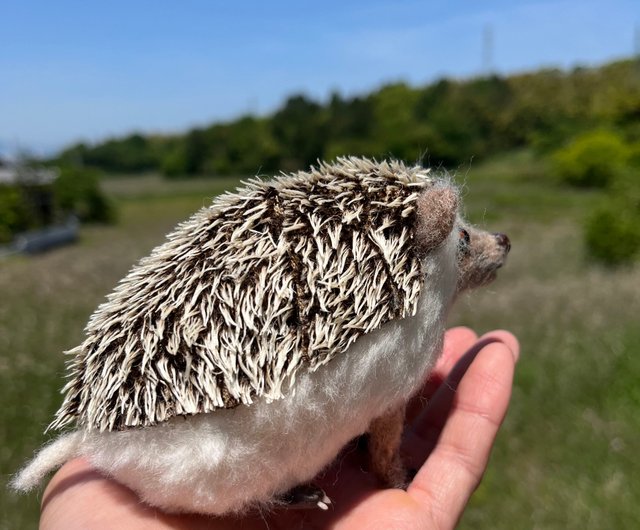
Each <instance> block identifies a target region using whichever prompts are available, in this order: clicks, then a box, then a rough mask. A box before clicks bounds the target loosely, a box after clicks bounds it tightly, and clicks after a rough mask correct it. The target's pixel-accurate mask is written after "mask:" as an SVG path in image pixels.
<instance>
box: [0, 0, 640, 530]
mask: <svg viewBox="0 0 640 530" xmlns="http://www.w3.org/2000/svg"><path fill="white" fill-rule="evenodd" d="M0 20H1V21H2V24H1V25H0V27H1V28H2V29H1V31H0V71H1V72H2V74H1V75H0V403H1V405H2V406H1V407H0V470H1V473H2V478H3V480H5V481H6V479H7V478H8V477H9V475H10V474H11V473H13V472H15V470H16V469H17V468H18V467H19V466H20V465H21V464H22V463H23V462H24V461H25V459H27V458H29V457H30V456H31V455H32V453H33V451H34V450H35V449H36V448H37V447H39V446H40V444H41V443H42V442H43V441H44V440H45V439H46V438H47V437H45V436H44V435H43V434H42V433H43V430H44V428H45V427H46V425H47V424H48V423H49V421H50V420H51V418H52V416H53V413H54V411H55V410H56V409H57V408H58V406H59V404H60V402H61V396H60V394H59V389H60V387H61V386H62V374H63V371H64V356H63V354H62V352H63V351H64V350H66V349H69V348H71V347H73V346H75V345H77V344H78V343H79V342H80V341H81V338H82V328H83V326H84V324H85V323H86V321H87V319H88V317H89V315H90V314H91V312H92V311H93V310H94V309H95V307H96V306H97V305H98V304H99V303H100V302H101V301H102V300H103V299H104V296H105V295H106V294H108V293H109V292H110V291H111V290H112V288H113V287H114V285H115V283H116V282H117V281H118V280H119V279H120V278H121V277H122V276H123V275H124V274H125V273H126V272H127V270H128V269H129V268H130V267H131V266H132V265H133V264H134V263H135V262H136V261H137V260H138V259H139V258H140V257H142V256H144V255H146V254H147V253H148V252H149V251H150V249H151V248H153V247H154V246H155V245H157V244H159V243H161V242H162V241H163V238H164V235H165V234H166V232H167V231H168V230H170V229H171V228H172V227H173V226H174V225H175V224H176V223H177V222H179V221H180V220H182V219H184V218H186V217H187V216H188V215H190V214H191V213H192V212H194V211H195V210H197V209H198V208H200V207H202V206H206V205H208V204H209V203H210V202H211V199H212V198H213V197H214V196H215V195H216V194H218V193H220V192H221V191H223V190H225V189H230V188H233V187H234V186H236V185H237V184H238V182H239V180H240V179H241V178H243V177H247V176H251V175H256V174H259V175H263V176H269V175H271V174H274V173H277V172H279V171H293V170H297V169H304V168H307V167H308V166H309V165H310V164H314V163H315V162H316V161H317V160H318V159H331V158H335V157H337V156H340V155H366V156H370V157H376V158H378V159H382V158H388V157H393V158H398V159H402V160H405V161H407V162H410V163H421V164H424V165H428V166H431V167H434V168H437V169H439V170H441V171H444V170H445V169H446V170H448V171H449V172H450V173H451V174H452V175H453V176H454V178H455V179H456V181H457V183H458V184H459V185H460V186H461V187H462V190H463V195H464V198H465V204H466V215H467V216H468V217H469V218H470V220H471V221H473V222H474V223H476V224H478V225H480V226H482V227H484V228H486V229H489V230H495V231H498V230H499V231H502V232H507V233H508V234H509V236H510V237H511V240H512V243H513V250H512V252H511V255H510V259H509V263H508V265H507V267H506V268H505V269H504V270H503V271H502V274H501V275H500V277H499V279H498V281H497V282H496V283H494V284H493V285H492V286H490V287H489V288H488V289H484V290H483V291H480V292H478V293H473V294H472V295H470V296H468V297H466V298H465V299H463V300H461V301H460V302H459V303H458V306H457V308H456V309H455V311H454V313H453V314H452V315H451V321H450V323H451V325H468V326H472V327H474V328H475V329H476V330H477V331H478V332H483V331H486V330H488V329H492V328H496V327H502V328H507V329H510V330H512V331H513V332H514V333H516V335H518V337H519V338H520V340H521V342H522V348H523V355H522V359H521V362H520V364H519V367H518V372H517V375H516V383H515V391H514V396H513V402H512V406H511V410H510V413H509V416H508V418H507V421H506V424H505V427H504V429H503V430H502V431H501V433H500V436H499V438H498V441H497V445H496V448H495V450H494V453H493V457H492V462H491V465H490V468H489V471H488V473H487V475H486V478H485V480H484V482H483V483H482V485H481V486H480V488H479V489H478V491H477V493H476V494H475V496H474V497H473V500H472V502H471V505H470V507H469V509H468V510H467V512H466V514H465V516H464V518H463V520H462V522H461V527H462V528H505V529H507V528H508V529H512V528H537V529H538V528H541V529H546V528H580V529H585V528H586V529H603V528H638V525H639V523H640V508H639V507H638V499H640V478H639V477H640V459H639V458H638V455H639V454H640V413H639V407H640V384H639V380H640V325H639V323H640V319H639V317H638V315H639V314H640V296H639V295H640V269H639V266H638V258H639V257H640V175H639V174H640V4H639V3H638V2H637V1H635V0H633V1H631V0H629V1H625V0H610V1H608V2H604V1H592V0H581V1H579V0H565V1H546V0H537V1H513V0H512V1H508V2H507V1H502V0H488V1H485V2H462V1H458V0H454V1H444V0H443V1H435V2H418V1H409V2H401V1H399V2H378V1H375V0H373V1H372V0H369V1H367V2H364V1H353V2H344V1H342V2H334V1H332V0H327V1H325V2H322V3H308V4H305V3H300V2H290V1H284V2H279V3H274V2H236V3H233V5H232V3H229V2H204V1H188V2H167V1H155V2H147V1H141V2H135V3H133V2H124V1H121V0H116V1H112V2H102V3H87V2H79V1H78V2H74V1H69V0H60V1H58V2H37V1H34V0H25V1H22V2H15V1H5V2H3V3H2V6H1V7H0ZM70 242H73V243H74V244H70V245H62V243H70ZM38 506H39V498H38V495H31V496H26V497H18V496H16V495H13V494H11V493H9V492H7V491H6V489H5V488H4V487H2V488H0V529H2V530H4V529H12V530H13V529H21V528H33V527H35V525H36V521H37V518H38Z"/></svg>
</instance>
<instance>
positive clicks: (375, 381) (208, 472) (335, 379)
mask: <svg viewBox="0 0 640 530" xmlns="http://www.w3.org/2000/svg"><path fill="white" fill-rule="evenodd" d="M458 241H459V236H458V233H457V231H455V230H454V231H453V232H452V233H451V234H450V235H449V236H448V238H447V240H446V241H445V244H443V245H442V246H441V247H440V248H439V249H437V250H436V251H433V252H432V253H430V254H429V255H428V256H427V257H426V258H425V261H424V263H423V272H424V273H425V275H426V277H427V281H425V283H424V287H423V289H422V292H421V294H420V298H419V301H418V308H417V312H416V314H415V315H414V316H412V317H409V318H404V319H397V320H392V321H390V322H387V323H386V324H384V325H383V326H381V327H380V328H379V329H377V330H375V331H372V332H371V333H369V334H366V335H363V336H361V337H359V338H358V339H357V340H356V342H355V343H354V344H352V345H351V346H350V347H349V349H348V350H347V351H346V352H345V353H344V354H343V355H340V356H336V358H335V359H334V360H333V361H332V362H331V363H328V364H327V365H325V366H323V367H321V368H320V369H318V370H317V371H315V372H305V373H304V374H300V375H299V376H298V378H297V379H296V382H295V387H294V388H291V389H290V390H289V392H287V394H286V395H285V396H284V397H283V398H282V399H279V400H275V401H272V402H267V400H266V399H260V400H257V401H256V402H255V403H253V404H252V405H250V406H239V407H236V408H233V409H223V410H217V411H215V412H212V413H206V414H199V415H195V416H190V417H187V418H181V417H176V418H173V419H171V420H169V421H167V422H164V423H161V424H159V425H155V426H150V427H145V428H134V429H128V430H124V431H112V432H99V431H98V430H95V429H88V430H80V431H76V433H73V434H71V435H63V436H62V437H61V438H60V439H59V441H57V442H54V443H53V444H52V445H50V446H48V447H46V448H45V449H43V450H42V452H41V453H40V455H39V456H38V457H37V458H36V459H35V460H34V461H33V462H31V463H30V464H29V466H27V468H26V469H24V470H23V471H22V472H21V473H20V475H19V476H18V477H17V478H16V480H15V481H14V483H13V484H14V486H15V487H17V488H19V489H27V488H29V487H31V486H32V485H34V484H35V483H36V482H37V481H38V480H39V479H40V478H41V477H42V476H43V475H44V474H45V473H46V472H47V471H48V470H49V469H51V468H53V467H55V466H57V465H59V464H60V463H61V462H63V461H65V460H66V459H68V458H71V457H73V456H76V455H82V456H85V457H87V458H88V459H89V460H90V461H91V463H92V464H93V465H94V466H95V467H96V468H97V469H99V470H101V471H102V472H104V473H105V474H107V475H109V476H112V477H113V478H115V479H116V480H118V481H119V482H121V483H123V484H125V485H127V486H129V487H130V488H132V489H133V490H134V491H136V492H137V493H138V494H139V495H140V497H141V498H142V499H143V500H144V501H146V502H147V503H149V504H151V505H154V506H159V507H161V508H162V509H164V510H166V511H170V512H200V513H209V514H222V513H226V512H230V511H235V512H237V511H242V510H244V509H246V508H248V507H250V506H252V505H255V504H260V503H268V502H269V501H272V500H273V498H274V496H275V495H277V494H279V493H283V492H285V491H287V490H288V489H290V488H291V487H293V486H295V485H297V484H300V483H304V482H307V481H309V480H311V479H312V478H313V477H314V476H315V475H316V474H318V472H320V471H321V470H322V469H323V468H324V467H326V466H327V465H328V464H329V463H330V462H331V461H332V460H333V459H334V458H335V456H336V455H337V454H338V452H339V451H340V449H341V448H342V447H343V446H344V445H345V444H346V443H347V442H348V441H349V440H351V439H352V438H354V437H355V436H358V435H360V434H362V433H364V432H366V431H367V429H368V427H369V425H370V423H371V421H372V420H373V419H375V418H376V417H378V416H380V415H381V414H382V413H384V412H385V411H387V410H388V409H390V408H392V407H395V406H397V405H399V404H400V403H402V402H404V401H406V400H407V399H408V398H409V397H410V396H411V395H412V394H413V393H414V392H415V391H416V390H417V389H418V388H419V386H420V385H421V383H422V382H423V381H424V378H425V377H426V374H427V373H428V372H429V370H431V369H432V368H433V365H434V363H435V361H436V359H437V356H438V355H439V354H440V352H441V349H442V341H443V336H444V326H445V318H446V314H447V311H448V309H449V306H450V304H451V303H452V300H453V297H454V296H455V291H456V281H457V256H456V252H457V247H458ZM63 441H64V443H63Z"/></svg>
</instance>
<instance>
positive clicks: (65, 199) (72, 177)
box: [53, 168, 115, 223]
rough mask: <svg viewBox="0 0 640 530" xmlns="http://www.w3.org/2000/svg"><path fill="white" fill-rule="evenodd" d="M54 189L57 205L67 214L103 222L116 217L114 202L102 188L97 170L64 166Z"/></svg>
mask: <svg viewBox="0 0 640 530" xmlns="http://www.w3.org/2000/svg"><path fill="white" fill-rule="evenodd" d="M53 189H54V195H55V201H56V206H57V207H58V209H59V211H60V212H61V213H63V214H65V215H68V214H73V215H76V216H77V217H78V219H80V220H81V221H94V222H101V223H104V222H110V221H113V220H114V218H115V209H114V207H113V204H112V203H111V201H110V200H109V199H108V198H107V197H106V196H105V195H104V193H103V192H102V190H101V189H100V185H99V173H98V172H97V171H95V170H91V169H83V168H63V169H62V170H61V171H60V176H59V177H58V178H57V179H56V180H55V182H54V185H53Z"/></svg>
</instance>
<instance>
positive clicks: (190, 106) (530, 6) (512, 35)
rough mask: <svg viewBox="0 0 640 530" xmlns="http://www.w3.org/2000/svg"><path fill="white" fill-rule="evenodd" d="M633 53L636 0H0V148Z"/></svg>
mask: <svg viewBox="0 0 640 530" xmlns="http://www.w3.org/2000/svg"><path fill="white" fill-rule="evenodd" d="M487 26H490V27H491V28H492V32H493V43H494V44H493V55H492V65H493V68H494V70H495V71H497V72H499V73H509V72H514V71H522V70H530V69H535V68H538V67H541V66H560V67H571V66H575V65H578V64H581V65H592V64H599V63H602V62H605V61H608V60H611V59H615V58H620V57H628V56H629V55H631V53H632V51H633V48H634V29H635V27H637V26H640V1H638V0H609V1H595V0H564V1H563V0H560V1H550V0H538V1H517V0H512V1H503V0H486V1H479V0H478V1H473V0H467V1H461V0H449V1H446V0H442V1H433V2H427V1H422V2H418V1H395V2H391V1H387V2H379V1H376V0H368V1H352V2H350V1H347V0H344V1H340V2H338V1H334V0H324V1H323V2H317V1H316V2H305V1H301V0H298V1H296V2H294V1H289V0H287V1H282V2H275V1H273V2H267V1H262V2H258V1H252V2H249V1H245V2H242V1H237V2H218V1H215V0H209V1H204V0H202V1H190V0H184V1H177V0H172V1H165V0H155V1H142V0H140V1H135V0H129V1H121V0H111V1H109V2H86V1H83V2H80V1H70V0H56V1H34V0H22V1H17V0H3V1H2V3H0V153H2V152H4V153H7V152H11V151H15V150H16V149H17V148H21V149H31V150H34V151H35V152H38V153H42V152H51V151H52V150H55V149H58V148H60V147H62V146H64V145H66V144H69V143H70V142H74V141H78V140H88V141H97V140H100V139H103V138H105V137H108V136H112V135H120V134H124V133H128V132H131V131H134V130H137V131H145V132H176V131H181V130H185V129H187V128H188V127H190V126H193V125H199V124H208V123H210V122H212V121H215V120H225V119H230V118H233V117H236V116H238V115H240V114H243V113H247V112H253V113H260V114H264V113H268V112H270V111H272V110H274V109H275V108H277V106H278V105H279V104H280V103H282V101H283V100H284V98H285V97H286V96H288V95H290V94H292V93H299V92H304V93H306V94H308V95H310V96H312V97H316V98H318V99H324V98H326V97H327V96H328V94H330V93H331V91H339V92H341V93H342V94H344V95H353V94H358V93H364V92H367V91H370V90H372V89H375V88H377V87H378V86H380V85H381V84H383V83H385V82H390V81H397V80H405V81H407V82H409V83H412V84H424V83H427V82H429V81H432V80H434V79H437V78H439V77H442V76H455V77H469V76H473V75H477V74H479V73H481V72H482V68H483V59H482V39H483V32H484V28H486V27H487Z"/></svg>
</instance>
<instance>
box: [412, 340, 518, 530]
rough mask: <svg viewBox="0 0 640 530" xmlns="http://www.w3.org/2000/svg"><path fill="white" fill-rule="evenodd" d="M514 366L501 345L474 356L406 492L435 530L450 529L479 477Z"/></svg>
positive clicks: (492, 344)
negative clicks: (425, 456) (423, 460)
mask: <svg viewBox="0 0 640 530" xmlns="http://www.w3.org/2000/svg"><path fill="white" fill-rule="evenodd" d="M515 361H516V355H515V352H512V351H511V349H510V348H509V347H508V346H507V345H506V344H504V343H502V342H489V343H487V344H486V345H485V346H484V347H483V348H482V349H481V350H480V351H479V352H478V353H477V355H476V357H475V359H474V360H473V361H472V363H471V365H470V366H469V368H468V370H467V372H466V373H465V374H464V376H463V377H462V379H461V381H460V384H459V386H458V388H457V391H456V393H455V396H454V400H453V404H452V409H451V411H450V413H449V415H448V418H447V421H446V423H445V425H444V427H443V429H442V432H441V435H440V438H439V440H438V442H437V444H436V446H435V448H434V450H433V451H432V452H431V454H430V456H429V458H428V459H427V461H426V462H425V464H424V465H423V466H422V468H421V469H420V471H419V472H418V474H417V475H416V477H415V479H414V480H413V482H412V483H411V485H410V486H409V488H408V489H407V493H408V494H409V495H411V496H412V497H413V498H414V499H416V500H417V501H418V502H419V503H420V504H421V505H422V506H423V509H424V510H425V511H426V512H427V513H428V514H429V516H430V518H431V519H432V520H433V521H434V523H435V527H436V528H453V527H454V526H455V524H456V522H457V521H458V519H459V517H460V515H461V514H462V511H463V509H464V507H465V506H466V504H467V502H468V501H469V497H470V496H471V494H472V493H473V491H474V490H475V488H476V487H477V485H478V484H479V482H480V479H481V478H482V475H483V473H484V470H485V469H486V466H487V462H488V459H489V455H490V452H491V447H492V445H493V442H494V440H495V436H496V434H497V431H498V429H499V427H500V425H501V423H502V421H503V419H504V417H505V414H506V411H507V406H508V403H509V398H510V396H511V385H512V381H513V373H514V367H515ZM440 391H442V392H445V393H446V392H447V391H448V388H446V387H442V388H441V389H440ZM440 391H439V392H440ZM437 399H438V394H436V396H434V401H437Z"/></svg>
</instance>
